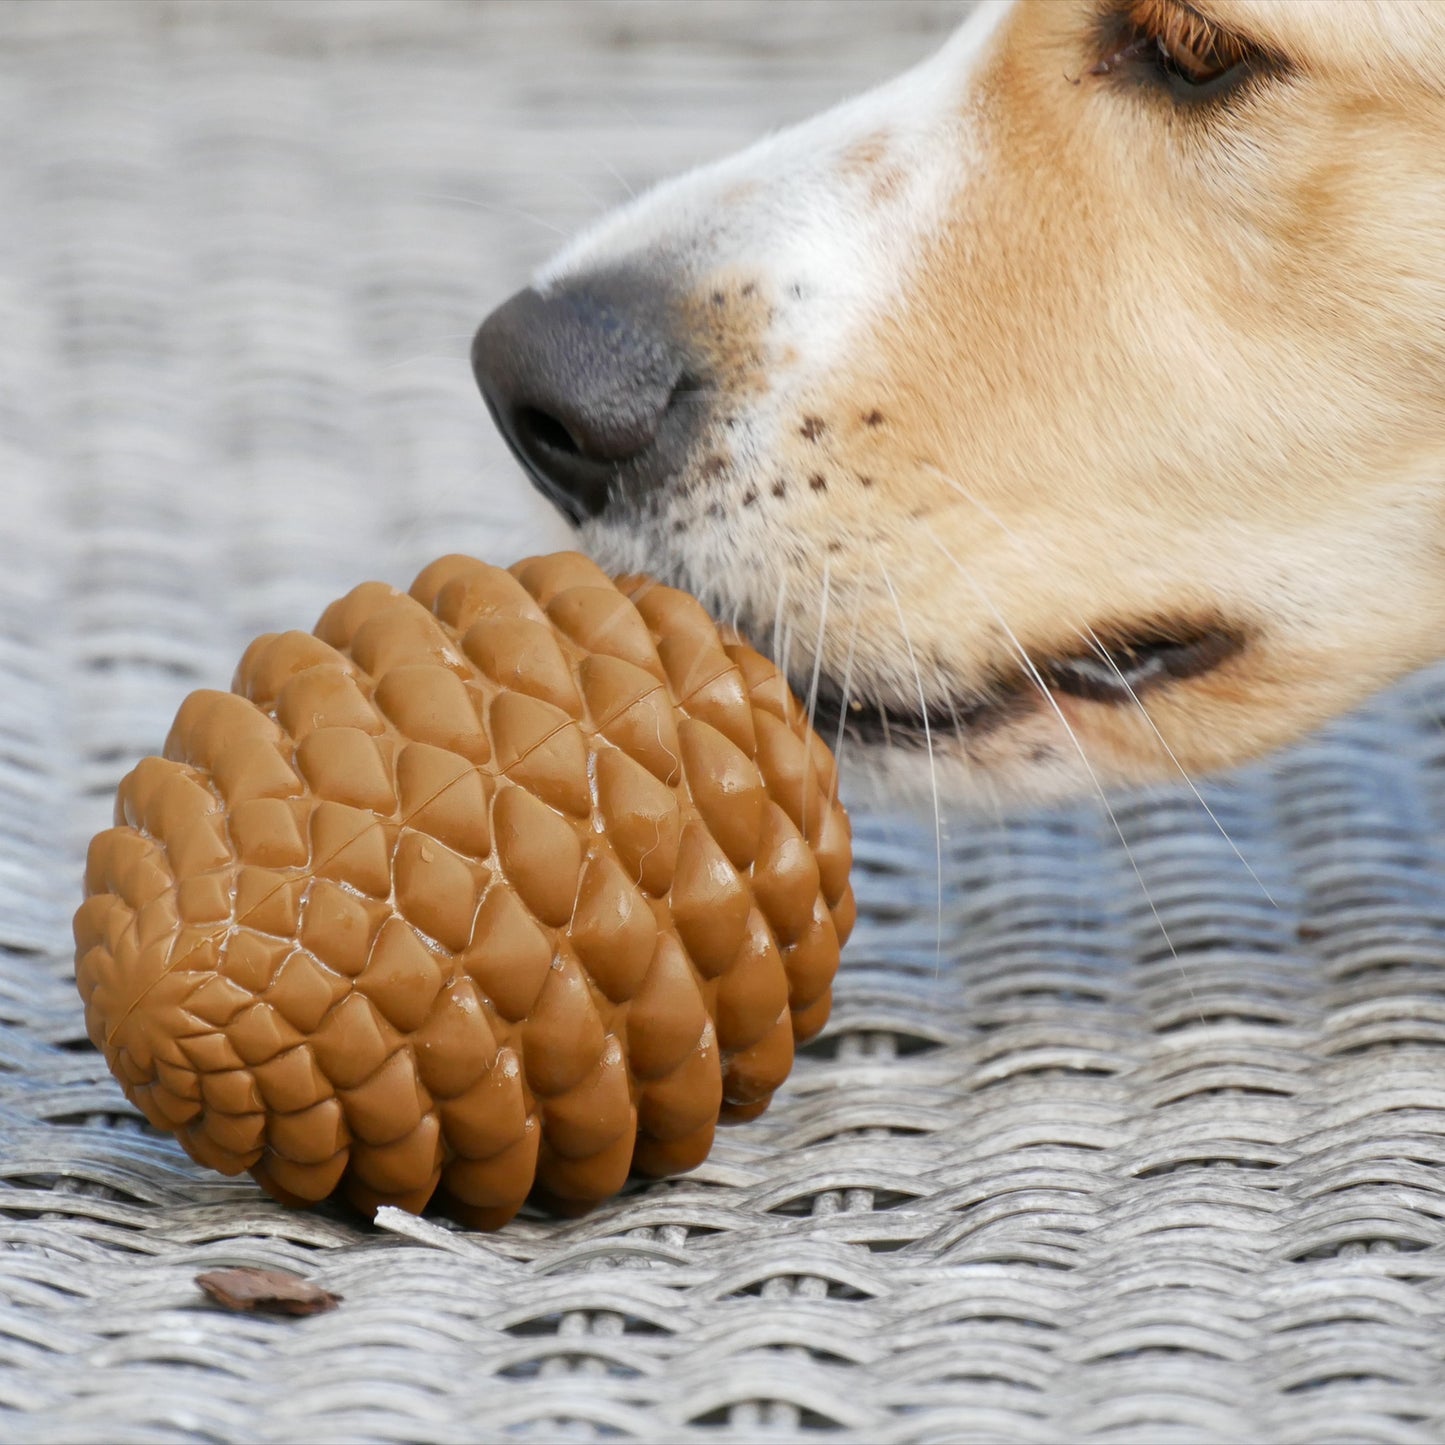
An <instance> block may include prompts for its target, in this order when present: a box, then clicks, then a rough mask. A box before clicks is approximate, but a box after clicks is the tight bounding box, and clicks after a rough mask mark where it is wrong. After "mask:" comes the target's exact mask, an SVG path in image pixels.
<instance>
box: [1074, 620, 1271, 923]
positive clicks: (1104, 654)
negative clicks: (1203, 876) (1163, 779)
mask: <svg viewBox="0 0 1445 1445" xmlns="http://www.w3.org/2000/svg"><path fill="white" fill-rule="evenodd" d="M1086 634H1087V636H1086ZM1079 636H1080V637H1083V638H1084V639H1085V641H1087V642H1088V643H1089V645H1090V646H1091V647H1092V648H1093V649H1094V650H1095V651H1096V652H1097V653H1098V654H1099V656H1100V657H1101V658H1103V660H1104V661H1105V662H1106V663H1108V665H1109V666H1110V667H1111V668H1113V670H1114V675H1115V676H1116V677H1117V678H1118V679H1119V681H1120V682H1121V683H1122V684H1123V686H1124V690H1125V691H1126V692H1127V693H1128V694H1129V696H1130V697H1131V698H1133V700H1134V706H1135V707H1137V708H1138V709H1139V712H1140V713H1141V714H1142V716H1143V718H1144V721H1145V722H1146V723H1148V724H1149V727H1150V730H1151V731H1152V732H1153V734H1154V736H1155V737H1156V738H1158V740H1159V746H1160V747H1161V748H1163V749H1164V751H1165V752H1166V753H1168V755H1169V761H1170V762H1171V763H1173V764H1174V766H1175V767H1176V768H1178V770H1179V776H1180V777H1181V778H1183V779H1184V781H1185V783H1187V784H1188V786H1189V791H1190V792H1191V793H1193V794H1194V796H1195V797H1196V798H1197V799H1198V800H1199V806H1200V807H1201V808H1203V809H1204V811H1205V813H1207V814H1208V816H1209V821H1210V822H1211V823H1213V824H1214V826H1215V827H1216V828H1218V829H1219V835H1220V837H1222V838H1223V839H1224V841H1225V842H1226V843H1228V844H1229V846H1230V848H1231V849H1232V850H1233V852H1234V856H1235V857H1236V858H1238V859H1239V861H1240V862H1241V863H1242V864H1243V865H1244V871H1245V872H1246V873H1248V874H1249V876H1250V877H1251V878H1253V879H1254V881H1255V884H1256V886H1257V887H1258V888H1259V891H1260V892H1261V893H1263V894H1264V896H1265V898H1266V899H1268V900H1269V904H1270V906H1271V907H1272V908H1278V907H1279V904H1278V903H1276V902H1275V899H1274V895H1273V894H1271V893H1270V891H1269V889H1268V888H1266V887H1265V886H1264V881H1263V879H1261V878H1260V876H1259V874H1258V873H1256V872H1255V871H1254V869H1253V868H1251V867H1250V866H1249V859H1248V858H1246V857H1245V856H1244V854H1243V853H1241V852H1240V851H1239V845H1238V844H1237V843H1236V842H1235V841H1234V839H1233V838H1231V837H1230V836H1229V830H1228V829H1227V828H1226V827H1225V826H1224V824H1223V823H1221V822H1220V821H1219V819H1218V818H1217V817H1216V816H1215V813H1214V809H1213V808H1211V807H1210V806H1209V803H1208V802H1207V801H1206V799H1205V797H1204V794H1203V793H1201V792H1200V791H1199V789H1198V788H1197V787H1196V786H1195V785H1194V779H1193V778H1191V777H1190V776H1189V772H1188V770H1187V769H1186V768H1185V766H1184V764H1183V763H1181V762H1180V761H1179V759H1178V757H1177V756H1176V755H1175V752H1174V749H1173V748H1171V747H1170V746H1169V742H1168V739H1166V738H1165V736H1164V734H1163V733H1162V732H1160V731H1159V725H1158V723H1156V722H1155V721H1154V719H1153V718H1152V717H1150V715H1149V709H1148V708H1146V707H1145V706H1144V704H1143V702H1141V701H1140V698H1139V694H1138V693H1137V692H1135V691H1134V689H1133V688H1132V687H1131V686H1130V685H1129V679H1128V678H1127V677H1125V676H1124V674H1123V672H1121V671H1120V669H1119V664H1118V663H1117V662H1115V661H1114V658H1113V655H1112V654H1111V653H1110V652H1109V650H1108V649H1107V648H1106V647H1105V646H1104V644H1103V643H1102V642H1100V641H1099V637H1098V634H1097V633H1096V632H1095V631H1094V629H1093V628H1092V627H1089V626H1087V624H1086V625H1085V628H1084V631H1083V632H1080V633H1079Z"/></svg>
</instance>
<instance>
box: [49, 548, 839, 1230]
mask: <svg viewBox="0 0 1445 1445" xmlns="http://www.w3.org/2000/svg"><path fill="white" fill-rule="evenodd" d="M850 862H851V854H850V844H849V831H848V823H847V818H846V816H845V814H844V812H843V809H842V808H841V806H840V805H839V804H838V803H837V801H836V781H835V770H834V763H833V759H832V757H831V755H830V754H829V752H828V749H827V747H826V746H825V745H824V744H823V743H822V741H821V740H819V739H818V738H817V737H816V736H815V735H814V734H813V733H812V732H811V731H810V730H809V728H808V726H807V721H806V718H805V716H804V715H803V710H802V709H801V708H800V707H799V705H798V703H797V701H796V699H795V698H794V697H793V695H792V694H791V692H790V691H789V689H788V687H787V684H786V682H785V681H784V679H783V678H782V676H781V675H780V674H779V672H778V671H777V669H776V668H774V667H773V665H772V664H771V663H769V662H768V661H766V660H765V659H764V658H762V657H761V656H759V655H758V654H757V653H756V652H754V651H753V650H752V649H751V648H749V647H747V646H746V645H745V644H744V643H743V642H741V641H740V640H739V639H738V638H737V637H736V636H735V635H734V634H733V633H731V632H730V631H728V630H727V629H725V628H724V629H720V628H719V627H718V626H717V625H716V624H715V623H714V622H713V621H712V619H711V618H709V617H708V615H707V614H706V612H704V610H703V608H702V607H701V605H700V604H699V603H698V602H697V601H696V600H695V599H693V598H691V597H689V596H688V595H687V594H685V593H682V592H678V591H675V590H673V589H671V588H668V587H662V586H659V585H657V584H655V583H653V582H650V581H648V580H647V579H645V578H622V579H619V580H618V581H617V582H614V581H613V580H612V579H610V578H609V577H608V576H607V575H606V574H605V573H603V572H601V571H600V570H599V569H598V568H597V567H596V566H595V565H594V564H593V563H591V562H589V561H588V560H587V559H585V558H583V557H581V556H579V555H577V554H575V553H559V554H557V555H554V556H548V557H539V558H533V559H532V560H530V561H526V562H522V563H519V564H518V565H517V566H515V567H513V568H511V569H510V571H503V570H501V569H499V568H495V567H489V566H486V565H484V564H483V563H481V562H477V561H475V560H473V559H471V558H467V557H444V558H442V559H441V560H440V561H438V562H435V563H433V564H432V565H431V566H430V567H428V568H427V569H426V570H425V571H424V572H422V574H421V575H420V576H419V577H418V578H417V580H416V582H415V584H414V585H413V586H412V589H411V592H410V594H409V595H408V594H406V593H402V592H398V591H396V590H395V589H394V588H392V587H388V586H386V585H384V584H382V583H377V582H372V583H366V584H364V585H363V586H360V587H358V588H356V589H355V590H354V591H353V592H351V593H350V594H349V595H348V596H346V597H344V598H343V599H342V600H341V601H339V602H337V603H335V604H333V605H332V606H331V607H329V608H328V609H327V610H326V612H325V613H324V614H323V616H322V618H321V621H320V622H319V623H318V625H317V628H316V632H315V634H314V635H313V634H309V633H303V632H287V633H281V634H272V635H268V636H265V637H261V638H258V639H257V640H256V642H254V643H253V644H252V645H251V647H250V648H249V649H248V650H247V652H246V655H245V657H244V658H243V659H242V661H241V665H240V668H239V669H238V671H237V674H236V680H235V683H234V690H233V691H232V692H230V693H223V692H197V693H193V694H192V695H191V696H190V697H189V698H187V699H186V701H185V702H184V703H183V704H182V706H181V709H180V712H179V714H178V715H177V717H176V721H175V726H174V727H173V728H172V730H171V734H170V737H169V738H168V739H167V741H166V747H165V756H164V757H163V758H146V759H145V760H144V761H142V762H141V763H140V764H139V766H138V767H136V768H135V770H134V771H133V772H131V773H130V774H129V775H128V776H127V777H126V778H125V780H124V781H123V782H122V783H121V786H120V791H119V794H118V796H117V800H116V826H115V827H114V828H112V829H110V830H108V831H106V832H104V833H101V834H99V835H98V836H97V837H96V838H95V839H94V841H93V842H92V844H91V847H90V854H89V858H88V861H87V867H86V880H85V886H86V893H87V897H86V900H85V902H84V904H83V905H82V906H81V908H80V910H79V912H78V913H77V915H76V919H75V937H76V958H77V982H78V984H79V987H80V991H81V994H82V996H83V997H84V999H85V1008H86V1025H87V1028H88V1029H89V1032H90V1037H91V1038H92V1040H94V1042H95V1044H96V1045H97V1046H98V1047H99V1048H101V1049H102V1050H104V1052H105V1056H106V1059H107V1061H108V1062H109V1064H110V1067H111V1069H112V1070H113V1071H114V1072H115V1074H116V1076H117V1077H118V1078H119V1079H120V1080H121V1082H122V1083H123V1084H124V1086H125V1090H126V1093H127V1094H128V1095H129V1096H130V1098H131V1099H132V1100H134V1102H135V1103H136V1104H137V1105H139V1107H140V1108H141V1109H142V1110H143V1111H144V1113H145V1115H146V1117H147V1118H148V1119H149V1120H150V1121H151V1122H152V1123H153V1124H155V1125H156V1126H158V1127H159V1128H163V1129H172V1130H174V1131H175V1132H176V1133H177V1134H178V1135H179V1136H180V1139H181V1141H182V1143H183V1144H184V1145H185V1147H186V1149H187V1150H188V1151H189V1152H190V1154H191V1155H192V1156H193V1157H194V1158H196V1159H198V1160H200V1161H201V1162H202V1163H204V1164H207V1165H210V1166H212V1167H214V1168H216V1169H219V1170H221V1171H222V1172H224V1173H227V1174H235V1173H239V1172H240V1171H241V1170H243V1169H249V1170H250V1171H251V1173H252V1174H253V1175H254V1176H255V1177H256V1179H257V1180H258V1181H259V1182H260V1183H261V1184H262V1186H263V1187H264V1188H266V1189H267V1190H268V1191H269V1192H270V1193H271V1194H273V1195H274V1196H275V1197H276V1198H278V1199H280V1200H282V1201H283V1202H285V1203H287V1204H293V1205H304V1204H310V1203H314V1202H315V1201H318V1200H321V1199H325V1198H326V1197H327V1196H329V1195H331V1194H339V1195H341V1196H343V1197H344V1198H346V1199H348V1200H350V1201H351V1202H352V1203H353V1204H355V1205H357V1206H358V1207H360V1208H362V1209H364V1210H367V1211H371V1210H374V1209H375V1208H376V1207H377V1206H379V1205H382V1204H395V1205H399V1206H400V1207H402V1208H403V1209H409V1210H413V1211H419V1210H420V1209H422V1208H423V1207H424V1206H425V1205H426V1204H427V1203H428V1202H429V1201H431V1200H433V1198H434V1197H435V1200H436V1202H437V1203H438V1204H440V1205H441V1206H442V1207H444V1208H445V1209H447V1210H448V1211H449V1212H451V1213H453V1214H454V1215H456V1216H457V1217H458V1218H460V1219H462V1220H464V1221H466V1222H468V1223H471V1224H474V1225H477V1226H480V1227H484V1228H493V1227H496V1226H497V1225H500V1224H502V1223H504V1222H505V1221H506V1220H508V1219H510V1218H511V1217H512V1215H513V1214H514V1213H515V1212H516V1211H517V1209H518V1208H519V1207H520V1206H521V1204H522V1203H523V1201H524V1200H525V1199H526V1198H527V1196H528V1194H529V1193H531V1192H532V1191H533V1190H534V1189H535V1190H536V1191H537V1192H538V1194H539V1195H540V1196H542V1197H544V1198H548V1199H550V1200H551V1201H553V1202H554V1203H558V1204H561V1205H563V1206H567V1207H583V1206H586V1205H587V1204H590V1203H593V1202H595V1201H597V1200H600V1199H603V1198H605V1197H606V1196H608V1195H610V1194H612V1193H614V1192H615V1191H616V1190H617V1189H619V1188H620V1187H621V1185H622V1183H623V1181H624V1180H625V1179H626V1178H627V1175H628V1173H629V1171H630V1170H632V1169H636V1170H639V1171H641V1172H643V1173H647V1174H665V1173H671V1172H674V1171H677V1170H684V1169H689V1168H692V1167H693V1166H694V1165H696V1164H698V1163H699V1162H700V1161H701V1160H702V1159H703V1158H704V1157H705V1156H706V1154H707V1152H708V1149H709V1147H710V1146H711V1143H712V1138H713V1130H714V1127H715V1125H716V1124H717V1122H718V1120H719V1119H720V1118H721V1119H724V1120H738V1119H749V1118H752V1117H754V1116H755V1115H757V1114H759V1113H761V1112H762V1110H763V1109H765V1108H766V1107H767V1104H768V1102H769V1099H770V1097H771V1095H772V1093H773V1090H774V1089H776V1088H777V1087H778V1085H779V1084H780V1083H781V1082H782V1081H783V1079H784V1078H785V1077H786V1076H787V1073H788V1070H789V1068H790V1066H791V1064H792V1059H793V1047H794V1044H795V1043H798V1042H801V1041H803V1040H806V1039H808V1038H810V1037H812V1035H814V1034H815V1033H817V1031H818V1030H819V1029H820V1028H821V1027H822V1025H823V1023H824V1021H825V1020H826V1018H827V1015H828V1007H829V1002H830V986H831V983H832V979H833V975H834V972H835V969H836V967H837V963H838V950H839V946H840V944H841V942H842V941H843V940H844V939H846V937H847V935H848V932H849V929H850V928H851V926H852V922H853V914H854V906H853V895H852V892H851V890H850V888H849V884H848V870H849V866H850Z"/></svg>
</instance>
